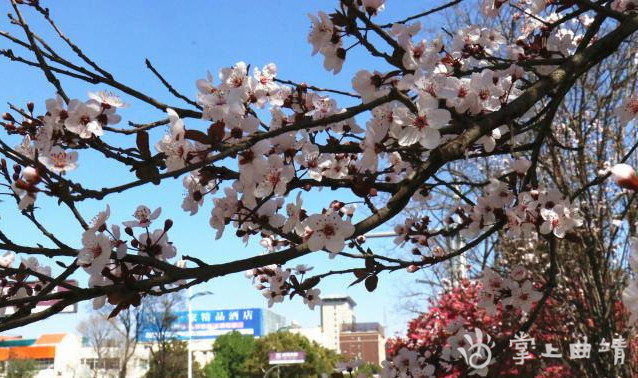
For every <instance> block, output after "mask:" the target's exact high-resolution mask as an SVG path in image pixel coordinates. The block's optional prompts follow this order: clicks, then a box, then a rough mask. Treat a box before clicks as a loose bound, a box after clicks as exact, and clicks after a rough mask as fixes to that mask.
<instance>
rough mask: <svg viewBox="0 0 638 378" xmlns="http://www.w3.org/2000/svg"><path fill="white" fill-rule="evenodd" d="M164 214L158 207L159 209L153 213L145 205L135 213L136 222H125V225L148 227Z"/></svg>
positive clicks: (140, 206) (139, 207)
mask: <svg viewBox="0 0 638 378" xmlns="http://www.w3.org/2000/svg"><path fill="white" fill-rule="evenodd" d="M161 213H162V208H161V207H158V208H157V209H155V210H153V212H151V209H149V208H148V207H146V206H144V205H139V206H138V207H137V209H135V212H134V213H133V217H134V218H135V219H136V220H134V221H127V222H124V223H123V225H124V226H125V227H142V228H145V227H148V226H150V225H151V223H152V222H153V221H154V220H155V219H157V218H158V217H159V216H160V214H161Z"/></svg>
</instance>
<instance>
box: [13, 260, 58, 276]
mask: <svg viewBox="0 0 638 378" xmlns="http://www.w3.org/2000/svg"><path fill="white" fill-rule="evenodd" d="M20 264H22V265H24V266H25V267H26V268H27V269H30V270H32V271H34V272H37V273H40V274H44V275H46V276H49V277H50V276H51V267H50V266H45V265H41V264H40V262H39V261H38V259H36V258H35V257H28V258H26V259H24V258H21V259H20Z"/></svg>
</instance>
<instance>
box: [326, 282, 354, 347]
mask: <svg viewBox="0 0 638 378" xmlns="http://www.w3.org/2000/svg"><path fill="white" fill-rule="evenodd" d="M356 305H357V303H356V302H355V301H354V300H352V298H350V297H349V296H347V295H326V296H324V297H322V298H321V333H323V335H324V338H325V343H326V346H327V347H328V348H330V349H334V350H336V351H337V353H339V352H340V350H341V347H340V344H339V333H340V332H341V326H342V325H344V324H354V323H356V317H355V315H354V306H356Z"/></svg>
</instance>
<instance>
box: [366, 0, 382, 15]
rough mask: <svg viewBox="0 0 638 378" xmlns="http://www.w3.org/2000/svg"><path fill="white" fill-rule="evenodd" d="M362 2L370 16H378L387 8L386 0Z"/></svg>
mask: <svg viewBox="0 0 638 378" xmlns="http://www.w3.org/2000/svg"><path fill="white" fill-rule="evenodd" d="M362 4H363V8H364V9H365V10H366V12H368V14H369V15H370V16H376V15H377V13H379V12H381V11H382V10H383V9H384V8H385V0H363V2H362Z"/></svg>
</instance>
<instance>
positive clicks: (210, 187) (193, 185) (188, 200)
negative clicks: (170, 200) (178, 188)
mask: <svg viewBox="0 0 638 378" xmlns="http://www.w3.org/2000/svg"><path fill="white" fill-rule="evenodd" d="M182 183H183V185H184V188H186V190H187V193H186V195H185V196H184V201H182V209H184V211H186V212H189V213H190V215H194V214H196V213H197V211H198V210H199V207H200V206H202V205H203V203H204V196H205V195H206V194H209V193H215V192H216V186H215V184H214V183H208V184H207V185H206V186H204V185H202V184H201V183H200V177H199V175H198V174H196V173H192V172H191V174H189V175H187V176H185V177H184V180H183V181H182Z"/></svg>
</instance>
